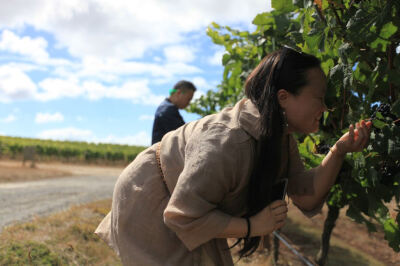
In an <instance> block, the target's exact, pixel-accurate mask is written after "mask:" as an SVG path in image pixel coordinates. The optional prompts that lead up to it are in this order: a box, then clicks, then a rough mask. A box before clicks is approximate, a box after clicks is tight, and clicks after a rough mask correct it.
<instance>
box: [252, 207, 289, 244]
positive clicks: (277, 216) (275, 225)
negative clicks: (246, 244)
mask: <svg viewBox="0 0 400 266" xmlns="http://www.w3.org/2000/svg"><path fill="white" fill-rule="evenodd" d="M287 212H288V208H287V203H286V202H285V201H284V200H277V201H274V202H272V203H271V204H270V205H268V206H267V207H265V208H264V209H263V210H261V211H260V212H259V213H257V214H256V215H254V216H252V217H250V224H251V229H250V230H251V234H250V236H263V235H267V234H269V233H272V232H273V231H275V230H277V229H279V228H281V227H282V226H283V225H284V224H285V220H286V217H287Z"/></svg>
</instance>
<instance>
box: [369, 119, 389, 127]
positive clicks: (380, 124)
mask: <svg viewBox="0 0 400 266" xmlns="http://www.w3.org/2000/svg"><path fill="white" fill-rule="evenodd" d="M372 124H373V125H374V127H376V128H380V129H382V128H383V127H384V126H385V125H386V123H385V122H382V121H381V120H377V119H374V120H373V121H372Z"/></svg>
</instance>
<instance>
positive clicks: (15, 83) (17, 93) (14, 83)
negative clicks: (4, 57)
mask: <svg viewBox="0 0 400 266" xmlns="http://www.w3.org/2000/svg"><path fill="white" fill-rule="evenodd" d="M36 90H37V88H36V85H35V83H33V81H32V80H31V78H30V77H29V76H28V75H26V74H25V73H24V72H23V71H21V70H20V69H18V68H14V67H10V66H8V65H6V66H0V102H9V101H12V100H19V99H28V98H32V97H33V96H34V95H35V93H36Z"/></svg>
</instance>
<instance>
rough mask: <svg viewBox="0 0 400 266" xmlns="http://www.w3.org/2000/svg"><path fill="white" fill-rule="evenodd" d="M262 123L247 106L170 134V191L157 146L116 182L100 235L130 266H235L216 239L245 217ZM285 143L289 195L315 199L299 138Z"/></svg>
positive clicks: (166, 145) (164, 150) (164, 158)
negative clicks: (235, 220)
mask: <svg viewBox="0 0 400 266" xmlns="http://www.w3.org/2000/svg"><path fill="white" fill-rule="evenodd" d="M258 119H259V113H258V111H257V109H256V107H255V106H254V104H252V103H251V101H250V100H248V99H243V100H241V101H240V102H238V103H237V104H236V105H235V106H234V107H230V108H225V109H224V110H222V111H221V112H219V113H217V114H215V115H210V116H206V117H204V118H202V119H200V120H197V121H194V122H190V123H188V124H186V125H184V126H182V127H180V128H178V129H177V130H175V131H172V132H169V133H168V134H166V135H165V136H164V137H163V139H162V141H161V154H160V159H161V165H162V171H163V174H164V177H165V182H166V186H167V187H165V184H164V183H163V182H162V179H161V176H160V173H159V170H158V168H157V163H156V159H155V145H153V146H152V147H150V148H148V149H146V150H145V151H144V152H142V153H141V154H140V155H139V156H138V157H137V158H136V159H135V160H134V162H132V163H131V164H130V165H129V166H128V167H127V168H126V169H125V170H124V172H123V173H122V174H121V176H120V177H119V178H118V181H117V184H116V186H115V189H114V194H113V203H112V210H111V212H110V213H109V214H108V215H107V216H106V217H105V218H104V220H103V221H102V223H101V224H100V225H99V227H98V228H97V230H96V233H97V234H98V235H99V236H100V237H101V238H103V239H104V240H105V241H106V242H107V243H108V244H109V245H110V246H111V247H113V248H114V249H115V250H116V251H117V253H118V254H119V255H120V257H121V259H122V261H123V263H124V264H126V265H233V262H232V258H231V256H230V250H229V248H228V245H227V242H226V240H225V239H217V238H216V236H217V235H219V234H220V233H221V232H222V231H223V230H224V229H225V227H226V226H227V225H228V223H229V221H230V219H231V218H232V217H233V216H236V217H240V216H242V215H243V214H244V213H245V212H246V197H247V184H248V182H249V177H250V174H251V169H252V166H253V161H254V151H255V144H256V140H257V139H258V137H259V134H258V132H257V130H256V125H257V121H258ZM284 139H285V140H286V141H284V143H283V146H282V162H283V164H282V168H281V171H280V172H281V175H280V177H284V176H283V173H288V177H289V187H288V193H289V195H291V194H312V193H313V185H312V178H313V176H312V175H313V174H312V173H313V172H312V171H306V170H305V169H304V166H303V163H302V161H301V159H300V156H299V152H298V149H297V143H296V141H295V140H294V138H293V137H292V136H291V135H290V134H288V135H287V138H284ZM288 145H289V147H288ZM287 151H289V154H288V152H287ZM288 159H289V161H290V163H289V164H288ZM288 166H289V169H287V167H288ZM286 170H288V171H286ZM266 175H268V173H266ZM321 206H322V205H321ZM311 214H313V213H311Z"/></svg>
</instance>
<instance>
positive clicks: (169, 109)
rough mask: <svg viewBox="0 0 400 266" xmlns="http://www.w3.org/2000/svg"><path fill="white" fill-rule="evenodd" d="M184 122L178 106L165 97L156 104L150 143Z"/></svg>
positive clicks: (157, 140) (158, 139)
mask: <svg viewBox="0 0 400 266" xmlns="http://www.w3.org/2000/svg"><path fill="white" fill-rule="evenodd" d="M184 124H185V121H183V118H182V116H181V115H180V114H179V110H178V107H176V106H175V105H174V104H173V103H171V102H170V100H169V99H168V98H167V99H165V100H164V101H163V102H162V103H161V104H160V106H158V108H157V111H156V115H155V116H154V123H153V133H152V139H151V144H154V143H156V142H159V141H160V140H161V139H162V137H163V136H164V135H165V134H167V133H168V132H170V131H172V130H175V129H177V128H178V127H180V126H182V125H184Z"/></svg>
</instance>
